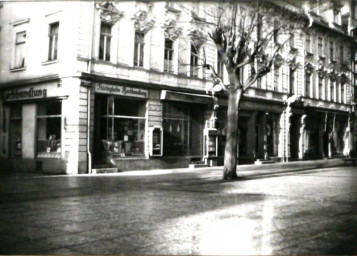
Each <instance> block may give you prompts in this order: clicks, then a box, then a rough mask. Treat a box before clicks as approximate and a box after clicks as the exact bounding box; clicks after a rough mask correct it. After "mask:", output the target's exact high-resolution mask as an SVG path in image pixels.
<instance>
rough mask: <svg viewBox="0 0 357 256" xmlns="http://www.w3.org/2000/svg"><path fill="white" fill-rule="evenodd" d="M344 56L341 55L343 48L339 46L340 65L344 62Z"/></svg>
mask: <svg viewBox="0 0 357 256" xmlns="http://www.w3.org/2000/svg"><path fill="white" fill-rule="evenodd" d="M344 57H345V56H344V54H343V46H342V45H341V46H340V62H341V63H342V62H344V61H345V60H344Z"/></svg>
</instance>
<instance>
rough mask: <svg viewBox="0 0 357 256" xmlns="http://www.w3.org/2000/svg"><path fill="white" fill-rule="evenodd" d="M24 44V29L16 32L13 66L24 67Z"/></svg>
mask: <svg viewBox="0 0 357 256" xmlns="http://www.w3.org/2000/svg"><path fill="white" fill-rule="evenodd" d="M25 45H26V31H22V32H18V33H16V41H15V63H14V67H15V68H23V67H25Z"/></svg>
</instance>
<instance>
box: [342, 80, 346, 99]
mask: <svg viewBox="0 0 357 256" xmlns="http://www.w3.org/2000/svg"><path fill="white" fill-rule="evenodd" d="M345 86H346V84H345V83H341V102H342V103H346V94H345V91H346V90H345Z"/></svg>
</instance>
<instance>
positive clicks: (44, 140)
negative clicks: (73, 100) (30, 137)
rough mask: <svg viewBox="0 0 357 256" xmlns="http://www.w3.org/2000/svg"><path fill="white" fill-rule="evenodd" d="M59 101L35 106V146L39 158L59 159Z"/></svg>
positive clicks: (60, 113)
mask: <svg viewBox="0 0 357 256" xmlns="http://www.w3.org/2000/svg"><path fill="white" fill-rule="evenodd" d="M61 108H62V104H61V101H44V102H41V103H38V105H37V138H36V141H37V144H36V151H37V157H39V158H43V157H45V158H60V157H61V115H62V110H61Z"/></svg>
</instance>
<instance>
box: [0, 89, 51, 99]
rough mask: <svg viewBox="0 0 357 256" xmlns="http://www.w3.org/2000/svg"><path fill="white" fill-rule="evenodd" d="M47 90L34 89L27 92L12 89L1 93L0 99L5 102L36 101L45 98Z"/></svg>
mask: <svg viewBox="0 0 357 256" xmlns="http://www.w3.org/2000/svg"><path fill="white" fill-rule="evenodd" d="M46 97H47V90H46V89H34V88H29V89H28V90H18V89H12V90H9V91H5V92H4V93H2V95H1V98H2V99H4V100H5V101H14V100H27V99H38V98H46Z"/></svg>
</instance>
